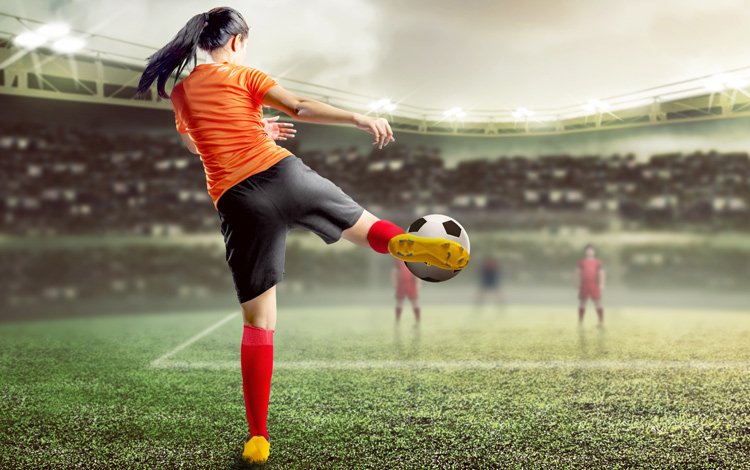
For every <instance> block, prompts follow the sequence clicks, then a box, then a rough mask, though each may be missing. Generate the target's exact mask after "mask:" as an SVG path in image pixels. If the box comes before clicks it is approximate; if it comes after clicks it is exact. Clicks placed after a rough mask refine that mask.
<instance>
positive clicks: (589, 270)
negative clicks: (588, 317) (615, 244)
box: [578, 245, 606, 326]
mask: <svg viewBox="0 0 750 470" xmlns="http://www.w3.org/2000/svg"><path fill="white" fill-rule="evenodd" d="M605 279H606V277H605V273H604V267H603V266H602V262H601V261H599V259H597V257H596V250H594V247H593V246H592V245H586V248H584V250H583V259H581V260H580V261H579V262H578V300H579V301H580V304H579V306H578V323H579V324H581V323H583V316H584V314H585V313H586V302H587V301H588V299H591V300H593V301H594V304H595V305H596V316H597V317H598V318H599V326H602V324H603V323H604V307H602V290H604V283H605Z"/></svg>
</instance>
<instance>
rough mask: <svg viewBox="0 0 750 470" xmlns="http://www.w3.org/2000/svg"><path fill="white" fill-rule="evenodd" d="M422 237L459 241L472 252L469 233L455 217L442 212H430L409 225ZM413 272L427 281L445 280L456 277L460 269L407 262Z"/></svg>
mask: <svg viewBox="0 0 750 470" xmlns="http://www.w3.org/2000/svg"><path fill="white" fill-rule="evenodd" d="M406 231H407V232H409V233H413V234H415V235H419V236H420V237H437V238H447V239H448V240H453V241H455V242H458V243H460V244H461V246H463V247H464V248H466V251H469V252H470V242H469V235H468V234H467V233H466V230H464V228H463V227H462V226H461V224H459V223H458V221H456V220H455V219H452V218H450V217H448V216H447V215H442V214H430V215H426V216H424V217H420V218H419V219H417V220H415V221H414V222H412V223H411V225H409V228H408V229H407V230H406ZM404 263H405V264H406V267H407V268H409V271H411V273H412V274H414V275H415V276H417V277H418V278H420V279H422V280H423V281H427V282H443V281H447V280H448V279H451V278H453V277H455V276H456V275H457V274H458V273H459V272H460V270H457V271H451V270H448V269H442V268H439V267H437V266H429V265H428V264H427V263H407V262H404Z"/></svg>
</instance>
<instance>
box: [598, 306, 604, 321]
mask: <svg viewBox="0 0 750 470" xmlns="http://www.w3.org/2000/svg"><path fill="white" fill-rule="evenodd" d="M596 316H597V317H599V323H601V322H603V321H604V308H597V309H596Z"/></svg>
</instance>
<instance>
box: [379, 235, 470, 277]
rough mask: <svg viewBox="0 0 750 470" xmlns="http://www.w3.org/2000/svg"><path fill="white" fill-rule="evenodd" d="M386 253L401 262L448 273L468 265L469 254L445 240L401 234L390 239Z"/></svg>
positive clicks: (458, 244) (450, 241) (455, 243)
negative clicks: (435, 268)
mask: <svg viewBox="0 0 750 470" xmlns="http://www.w3.org/2000/svg"><path fill="white" fill-rule="evenodd" d="M388 251H389V252H390V253H391V255H392V256H393V257H395V258H398V259H400V260H403V261H407V262H410V263H427V264H428V265H430V266H436V267H438V268H442V269H447V270H450V271H459V270H461V269H464V268H465V267H466V265H467V264H469V252H468V251H467V250H466V249H465V248H464V247H463V246H461V244H460V243H458V242H454V241H453V240H448V239H447V238H428V237H420V236H418V235H414V234H411V233H402V234H400V235H396V236H395V237H393V238H391V241H389V242H388Z"/></svg>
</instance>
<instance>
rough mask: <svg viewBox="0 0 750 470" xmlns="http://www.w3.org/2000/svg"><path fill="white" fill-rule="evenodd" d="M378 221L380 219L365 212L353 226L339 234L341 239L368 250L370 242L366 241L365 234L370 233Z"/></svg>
mask: <svg viewBox="0 0 750 470" xmlns="http://www.w3.org/2000/svg"><path fill="white" fill-rule="evenodd" d="M379 220H380V219H378V218H377V217H375V216H374V215H372V214H371V213H369V212H368V211H367V210H365V211H364V212H363V213H362V215H361V216H360V217H359V220H357V222H355V224H354V225H352V226H351V227H349V228H348V229H346V230H344V231H343V232H341V238H343V239H345V240H349V241H350V242H352V243H354V244H355V245H359V246H363V247H365V248H368V247H369V246H370V242H369V241H368V240H367V234H368V233H370V229H371V228H372V226H373V225H374V224H375V222H377V221H379Z"/></svg>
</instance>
